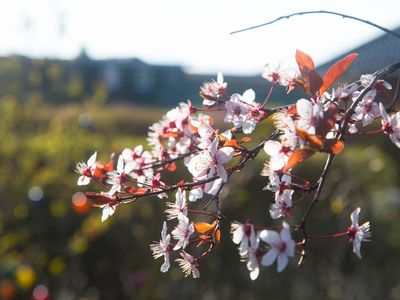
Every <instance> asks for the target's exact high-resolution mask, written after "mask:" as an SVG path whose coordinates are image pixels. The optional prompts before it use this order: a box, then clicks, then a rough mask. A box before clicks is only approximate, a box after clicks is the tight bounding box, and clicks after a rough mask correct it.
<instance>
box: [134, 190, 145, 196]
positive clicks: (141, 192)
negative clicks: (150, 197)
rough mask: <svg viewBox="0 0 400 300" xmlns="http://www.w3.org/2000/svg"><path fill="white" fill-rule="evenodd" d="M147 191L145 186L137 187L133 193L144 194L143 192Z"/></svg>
mask: <svg viewBox="0 0 400 300" xmlns="http://www.w3.org/2000/svg"><path fill="white" fill-rule="evenodd" d="M146 193H147V189H146V188H138V189H137V190H136V193H135V195H139V196H140V195H144V194H146Z"/></svg>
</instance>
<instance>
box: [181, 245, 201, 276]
mask: <svg viewBox="0 0 400 300" xmlns="http://www.w3.org/2000/svg"><path fill="white" fill-rule="evenodd" d="M179 254H180V255H181V257H182V258H178V259H176V262H178V263H179V266H180V267H181V269H182V271H183V273H184V274H185V277H188V276H189V275H192V277H193V278H200V271H199V269H197V266H198V263H197V260H196V259H195V258H194V257H193V256H192V255H190V254H188V253H186V252H185V251H182V252H180V253H179Z"/></svg>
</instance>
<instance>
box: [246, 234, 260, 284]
mask: <svg viewBox="0 0 400 300" xmlns="http://www.w3.org/2000/svg"><path fill="white" fill-rule="evenodd" d="M259 244H260V232H257V235H256V234H255V233H254V231H253V233H252V234H251V235H250V247H249V249H248V252H247V254H246V256H247V264H246V267H247V270H249V271H250V279H251V280H256V279H257V278H258V275H259V274H260V266H259V254H260V252H259Z"/></svg>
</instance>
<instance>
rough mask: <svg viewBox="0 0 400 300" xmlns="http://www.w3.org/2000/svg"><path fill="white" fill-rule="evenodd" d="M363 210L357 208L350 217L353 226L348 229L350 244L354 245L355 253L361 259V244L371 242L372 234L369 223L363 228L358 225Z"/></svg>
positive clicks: (363, 225)
mask: <svg viewBox="0 0 400 300" xmlns="http://www.w3.org/2000/svg"><path fill="white" fill-rule="evenodd" d="M360 211H361V208H360V207H357V208H356V209H355V210H354V211H353V212H352V213H351V215H350V219H351V226H350V227H349V228H348V233H349V236H350V240H349V242H350V243H353V252H354V253H355V254H356V255H357V256H358V257H359V258H361V252H360V248H361V242H363V241H369V238H370V237H371V232H370V231H369V228H370V226H369V222H365V223H364V224H362V225H361V226H359V225H358V215H359V214H360Z"/></svg>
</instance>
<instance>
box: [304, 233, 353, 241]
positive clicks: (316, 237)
mask: <svg viewBox="0 0 400 300" xmlns="http://www.w3.org/2000/svg"><path fill="white" fill-rule="evenodd" d="M348 235H349V233H348V232H347V231H346V232H341V233H336V234H332V235H325V236H307V239H310V240H328V239H335V238H341V237H345V236H348Z"/></svg>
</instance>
